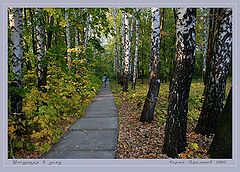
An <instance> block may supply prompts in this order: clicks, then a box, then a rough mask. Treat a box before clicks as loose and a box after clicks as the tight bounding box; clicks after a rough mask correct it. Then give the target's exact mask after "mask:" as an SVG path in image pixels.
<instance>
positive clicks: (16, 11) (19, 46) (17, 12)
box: [9, 8, 23, 114]
mask: <svg viewBox="0 0 240 172" xmlns="http://www.w3.org/2000/svg"><path fill="white" fill-rule="evenodd" d="M9 20H10V22H9V23H10V32H11V37H10V41H11V48H12V69H13V73H14V80H13V81H12V85H13V87H14V88H16V89H14V90H17V89H21V88H22V82H23V81H22V79H23V71H22V65H23V35H22V8H10V9H9ZM14 90H13V91H12V92H11V95H10V101H11V113H13V114H14V113H17V114H18V113H21V112H22V99H23V98H22V96H21V95H20V94H19V93H17V92H16V91H14Z"/></svg>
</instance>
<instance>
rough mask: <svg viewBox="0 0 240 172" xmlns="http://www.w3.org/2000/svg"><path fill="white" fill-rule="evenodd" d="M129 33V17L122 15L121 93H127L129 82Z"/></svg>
mask: <svg viewBox="0 0 240 172" xmlns="http://www.w3.org/2000/svg"><path fill="white" fill-rule="evenodd" d="M130 46H131V41H130V33H129V17H128V13H127V12H125V15H124V71H123V72H124V74H123V80H124V82H123V91H128V80H129V63H130Z"/></svg>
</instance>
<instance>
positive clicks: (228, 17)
mask: <svg viewBox="0 0 240 172" xmlns="http://www.w3.org/2000/svg"><path fill="white" fill-rule="evenodd" d="M214 11H215V12H214V14H216V15H217V18H216V20H217V21H215V24H214V25H215V26H216V29H215V33H216V35H214V37H213V38H212V39H213V40H212V43H213V46H212V48H213V49H212V50H209V51H211V53H209V54H208V63H209V64H208V66H207V67H209V69H207V71H208V72H207V74H208V76H207V77H206V85H205V89H204V97H205V99H204V103H203V107H202V111H201V114H200V117H199V120H198V123H197V126H196V129H195V130H196V132H197V133H199V134H202V135H211V134H215V132H216V128H217V125H218V123H219V119H220V118H221V114H222V110H223V101H224V98H225V88H226V79H227V74H228V66H229V64H230V61H231V58H232V11H231V9H229V8H219V9H214ZM214 25H212V26H214ZM210 30H211V29H210ZM209 34H211V33H209ZM210 47H211V46H210Z"/></svg>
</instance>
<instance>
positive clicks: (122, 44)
mask: <svg viewBox="0 0 240 172" xmlns="http://www.w3.org/2000/svg"><path fill="white" fill-rule="evenodd" d="M121 29H122V30H121V31H122V34H121V58H119V59H120V60H119V62H120V63H119V64H120V77H119V80H118V83H119V84H121V85H122V86H123V71H124V70H123V65H124V43H125V36H124V34H125V31H124V29H125V11H124V10H122V23H121Z"/></svg>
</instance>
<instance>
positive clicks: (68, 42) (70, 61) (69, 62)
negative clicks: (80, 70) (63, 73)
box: [65, 8, 72, 69]
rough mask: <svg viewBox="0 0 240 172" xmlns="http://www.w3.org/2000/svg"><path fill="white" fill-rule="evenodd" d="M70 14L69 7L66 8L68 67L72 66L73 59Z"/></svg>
mask: <svg viewBox="0 0 240 172" xmlns="http://www.w3.org/2000/svg"><path fill="white" fill-rule="evenodd" d="M68 15H69V9H67V8H65V20H66V22H67V26H66V38H67V64H68V69H71V68H72V59H71V52H70V48H71V35H70V22H69V19H68Z"/></svg>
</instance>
